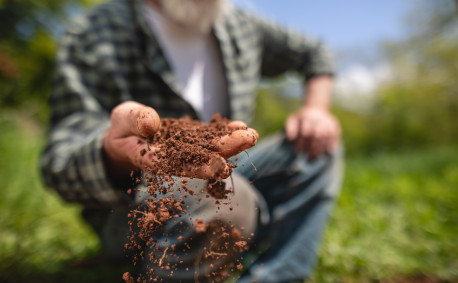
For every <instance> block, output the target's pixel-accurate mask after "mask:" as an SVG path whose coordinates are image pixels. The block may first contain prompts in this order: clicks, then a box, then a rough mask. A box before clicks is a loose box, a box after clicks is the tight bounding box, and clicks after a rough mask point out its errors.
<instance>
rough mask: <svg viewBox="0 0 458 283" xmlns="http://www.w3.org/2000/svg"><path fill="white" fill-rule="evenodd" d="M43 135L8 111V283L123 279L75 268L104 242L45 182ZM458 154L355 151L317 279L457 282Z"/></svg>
mask: <svg viewBox="0 0 458 283" xmlns="http://www.w3.org/2000/svg"><path fill="white" fill-rule="evenodd" d="M43 140H44V137H43V134H42V131H41V129H40V127H36V126H35V125H33V124H30V123H26V121H22V120H15V121H13V120H6V119H5V118H2V117H0V156H1V158H0V181H1V184H2V186H3V188H2V190H1V193H0V194H1V197H0V281H1V282H116V281H117V280H118V279H119V278H120V274H121V272H122V270H121V271H120V270H113V269H110V268H108V267H106V266H96V267H93V268H89V269H75V268H71V267H70V266H69V263H71V262H73V261H78V260H81V259H84V258H87V257H91V256H93V255H95V254H96V253H97V249H98V245H99V243H98V241H97V238H96V236H95V234H94V233H93V232H92V231H91V230H90V229H89V227H88V226H86V224H85V223H84V222H83V221H82V220H81V217H80V210H81V208H80V207H79V206H77V205H70V204H67V203H63V202H62V201H61V200H60V199H59V197H58V196H57V195H56V194H55V193H54V192H53V191H51V190H49V189H47V188H45V187H44V186H43V184H42V181H41V177H40V174H39V169H38V160H39V154H40V151H41V150H42V148H43V144H44V142H43ZM457 157H458V149H454V148H431V149H428V150H413V151H411V152H399V153H379V154H376V155H373V156H368V157H358V158H356V157H353V158H352V157H350V158H348V160H347V165H346V166H347V167H346V179H345V183H344V188H343V190H342V194H341V196H340V198H339V200H338V202H337V204H336V207H335V210H334V212H333V215H332V217H331V223H330V226H329V228H328V229H327V232H326V235H325V237H324V242H323V245H322V248H321V251H320V259H319V262H318V266H317V269H316V271H315V273H314V275H313V278H312V281H313V282H374V281H377V280H384V279H390V278H398V277H403V276H411V275H418V274H428V275H430V276H433V277H436V278H441V279H444V280H450V281H455V280H457V279H458V273H457V271H458V257H457V256H456V255H457V254H458V244H457V243H458V242H457V236H458V205H457V204H458V194H457V192H456V189H457V188H458V163H457V162H456V160H458V158H457ZM100 274H108V275H102V276H104V277H103V278H104V280H100V279H97V277H98V276H100ZM110 276H111V277H110Z"/></svg>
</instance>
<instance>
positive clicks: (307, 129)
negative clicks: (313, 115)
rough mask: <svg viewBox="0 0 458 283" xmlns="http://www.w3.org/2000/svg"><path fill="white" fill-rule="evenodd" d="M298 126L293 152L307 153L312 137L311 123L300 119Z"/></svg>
mask: <svg viewBox="0 0 458 283" xmlns="http://www.w3.org/2000/svg"><path fill="white" fill-rule="evenodd" d="M300 122H301V123H300V125H299V136H298V138H297V141H296V144H295V152H296V153H300V152H303V151H308V150H309V147H310V141H311V138H312V137H313V135H314V132H313V131H314V129H313V123H311V121H310V120H308V119H301V120H300Z"/></svg>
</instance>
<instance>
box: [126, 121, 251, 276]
mask: <svg viewBox="0 0 458 283" xmlns="http://www.w3.org/2000/svg"><path fill="white" fill-rule="evenodd" d="M229 122H230V121H229V120H228V119H223V118H221V116H219V115H215V116H214V117H213V118H212V119H211V121H210V123H209V124H204V123H202V122H199V121H195V120H192V119H190V118H181V119H172V118H163V119H161V127H160V129H159V130H158V131H157V132H156V133H155V134H154V136H151V137H149V138H148V144H150V145H151V146H148V150H143V151H141V152H139V154H140V155H141V156H144V155H145V154H146V153H147V152H148V151H151V150H154V151H155V152H154V155H153V156H154V159H153V160H152V166H151V168H149V170H148V172H146V174H145V175H144V181H145V182H146V185H147V187H148V194H149V196H150V198H148V199H147V200H146V201H144V202H143V205H142V206H141V207H140V208H136V209H134V210H132V211H131V212H130V213H129V217H130V221H129V224H130V227H131V229H130V230H131V235H130V237H129V243H128V244H126V248H127V249H130V250H135V251H137V253H136V255H135V256H134V258H133V264H134V265H136V264H137V263H138V262H139V261H143V260H145V259H146V260H149V261H150V262H152V263H153V264H154V266H155V268H156V269H157V268H160V269H161V270H162V269H165V270H170V274H171V275H170V276H173V270H174V269H175V270H176V269H177V265H176V264H170V263H169V260H168V259H170V258H171V257H172V254H173V252H174V250H175V248H176V246H175V245H171V246H170V247H167V248H165V249H163V248H159V247H157V244H158V243H157V240H155V239H154V237H153V235H154V233H157V231H158V230H160V228H161V226H162V225H163V224H164V223H165V222H167V221H168V220H170V219H172V218H179V217H180V215H183V214H184V213H186V209H185V207H184V201H183V198H186V195H194V193H195V192H194V191H193V190H192V189H190V188H189V189H188V188H187V185H188V181H187V180H186V179H182V180H181V184H180V186H174V185H175V184H174V182H175V181H174V180H175V179H174V177H184V176H188V177H189V175H190V174H191V177H193V176H192V173H193V171H192V169H189V168H198V167H200V166H204V165H209V164H210V165H212V161H213V160H215V159H217V160H221V157H220V155H219V154H217V153H216V152H215V144H214V141H215V140H216V139H218V138H220V137H223V136H225V135H230V134H231V132H232V131H231V130H229V129H228V127H227V124H228V123H229ZM223 162H224V163H225V164H223V165H224V171H221V172H222V173H221V174H220V173H218V174H215V175H214V176H213V177H212V178H211V179H210V180H208V182H207V192H208V195H209V196H208V197H210V196H211V197H213V198H215V199H224V198H226V197H227V194H228V193H229V192H230V191H229V190H227V189H226V188H225V183H224V182H223V181H222V177H223V176H228V175H230V173H231V172H232V169H233V168H234V167H236V165H233V164H229V163H228V162H227V161H223ZM210 168H212V167H211V166H210ZM218 172H219V171H218ZM137 182H140V180H138V179H137ZM174 188H175V189H176V188H178V189H177V190H179V192H175V191H174V190H175V189H174ZM129 191H132V190H129ZM175 194H176V195H177V196H179V197H178V198H176V197H175ZM223 203H224V202H223ZM194 229H195V232H196V234H210V237H212V239H213V238H216V239H220V241H219V242H217V241H212V240H209V241H207V242H208V243H209V245H208V246H203V247H202V249H203V252H202V257H203V258H208V257H211V258H214V259H215V260H216V261H215V262H217V261H218V260H220V259H221V258H222V257H228V258H229V256H232V257H231V258H230V259H231V260H230V262H228V261H224V260H223V261H222V262H225V265H224V267H223V266H217V267H215V266H213V264H210V265H209V266H206V267H205V268H209V270H210V272H209V273H208V275H207V277H208V278H207V279H209V280H210V281H211V282H220V281H222V280H224V278H226V277H227V276H229V271H230V270H232V271H233V270H234V268H235V269H239V270H240V269H241V268H242V265H241V263H240V262H239V260H233V259H234V258H236V256H235V257H234V256H233V255H234V254H239V253H240V252H241V251H243V250H244V249H247V242H246V241H245V240H244V239H243V238H242V236H241V233H240V231H238V229H237V228H235V227H233V225H232V226H227V225H225V224H221V225H220V224H217V223H206V222H205V221H203V220H201V219H195V222H194ZM177 240H178V241H179V242H182V241H183V240H184V238H183V237H182V236H179V237H178V238H177ZM184 245H185V246H186V245H188V246H189V244H188V243H184ZM189 248H191V247H189ZM146 251H153V252H146ZM154 251H156V253H155V252H154ZM157 251H158V252H157ZM158 254H159V255H160V256H157V255H158ZM200 260H202V258H200V259H197V261H196V263H195V269H196V271H197V273H198V269H199V268H204V267H203V266H201V265H202V264H201V262H200ZM178 262H179V260H178ZM237 262H238V265H236V264H237ZM122 278H123V279H124V280H125V281H126V282H129V283H130V282H134V278H133V277H132V275H131V274H129V273H128V272H126V273H124V275H123V277H122ZM158 280H160V278H159V277H158V276H157V275H155V269H154V268H148V269H147V271H146V274H140V275H139V276H138V278H137V280H136V281H137V282H151V281H158ZM197 281H198V278H196V282H197Z"/></svg>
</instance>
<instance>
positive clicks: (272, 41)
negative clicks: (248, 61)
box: [252, 16, 334, 79]
mask: <svg viewBox="0 0 458 283" xmlns="http://www.w3.org/2000/svg"><path fill="white" fill-rule="evenodd" d="M252 17H253V20H254V22H255V25H256V26H257V30H258V32H259V33H260V35H261V44H262V49H263V50H262V65H261V75H263V76H276V75H279V74H283V73H285V72H287V71H296V72H298V73H300V74H302V75H303V76H304V78H305V79H309V78H311V77H314V76H320V75H331V76H333V75H334V63H333V58H332V54H331V52H330V50H328V49H327V48H326V47H325V45H324V44H323V43H322V42H321V41H319V40H317V39H315V38H313V37H310V36H307V35H304V34H302V33H299V32H296V31H293V30H290V29H287V28H284V27H282V26H280V25H278V24H275V23H273V22H270V21H267V20H265V19H261V18H258V17H255V16H252Z"/></svg>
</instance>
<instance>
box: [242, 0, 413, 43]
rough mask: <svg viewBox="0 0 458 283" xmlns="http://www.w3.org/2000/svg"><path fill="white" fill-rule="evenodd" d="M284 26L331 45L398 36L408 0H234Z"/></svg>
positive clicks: (401, 31)
mask: <svg viewBox="0 0 458 283" xmlns="http://www.w3.org/2000/svg"><path fill="white" fill-rule="evenodd" d="M233 2H234V3H235V4H236V5H237V6H240V7H244V8H246V9H249V10H252V11H255V12H257V13H260V14H261V15H264V16H266V17H268V18H270V19H273V20H275V21H277V22H280V23H281V24H284V25H286V26H288V27H291V28H294V29H297V30H299V31H302V32H306V33H308V34H310V35H313V36H315V37H318V38H319V39H321V40H323V41H324V42H326V43H327V44H328V45H329V46H331V47H332V48H335V49H347V48H353V47H355V46H358V45H368V44H371V43H373V42H377V41H380V40H385V39H398V38H400V37H402V35H403V32H404V30H405V29H404V19H405V16H406V14H407V13H408V11H409V9H410V8H411V4H412V2H411V0H379V1H369V0H314V1H312V0H234V1H233Z"/></svg>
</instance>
